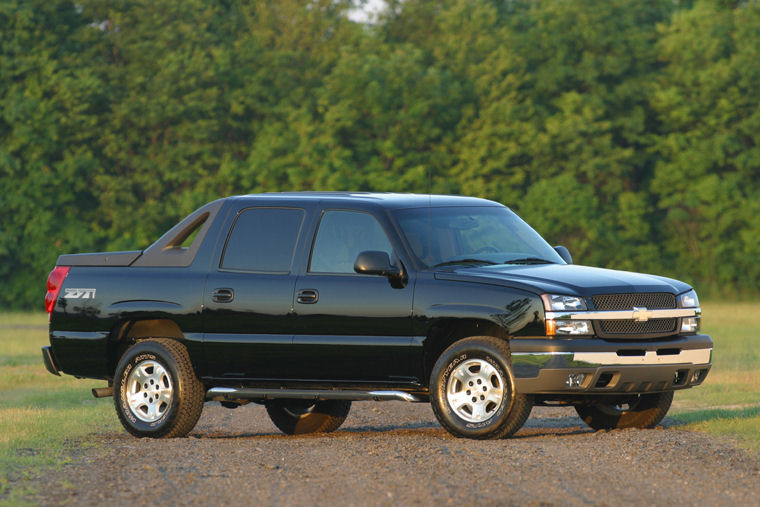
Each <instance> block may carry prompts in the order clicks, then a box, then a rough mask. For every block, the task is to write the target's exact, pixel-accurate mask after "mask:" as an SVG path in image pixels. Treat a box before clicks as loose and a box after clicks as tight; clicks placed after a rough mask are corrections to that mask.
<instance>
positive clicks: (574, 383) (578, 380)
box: [565, 373, 586, 389]
mask: <svg viewBox="0 0 760 507" xmlns="http://www.w3.org/2000/svg"><path fill="white" fill-rule="evenodd" d="M585 378H586V374H585V373H571V374H570V375H568V376H567V380H565V385H566V386H567V387H569V388H570V389H577V388H579V387H580V386H581V384H582V383H583V380H584V379H585Z"/></svg>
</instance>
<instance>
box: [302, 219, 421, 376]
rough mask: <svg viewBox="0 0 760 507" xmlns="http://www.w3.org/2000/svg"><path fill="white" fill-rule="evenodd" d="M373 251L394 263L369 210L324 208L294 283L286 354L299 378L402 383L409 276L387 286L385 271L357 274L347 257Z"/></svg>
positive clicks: (388, 242) (390, 246)
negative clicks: (292, 323) (399, 284)
mask: <svg viewBox="0 0 760 507" xmlns="http://www.w3.org/2000/svg"><path fill="white" fill-rule="evenodd" d="M365 250H380V251H385V252H387V253H388V255H389V257H390V258H391V259H395V262H396V263H400V262H401V261H400V259H399V258H398V256H397V255H396V250H395V249H394V246H393V242H392V240H391V239H390V236H389V235H388V234H387V232H386V228H384V227H383V225H381V221H379V220H378V218H377V217H376V216H374V215H373V214H371V213H368V212H365V211H360V210H345V209H342V210H341V209H335V210H331V209H327V210H324V211H323V213H322V216H321V219H320V222H319V225H318V227H317V231H316V234H315V238H314V240H313V242H312V250H311V255H310V259H309V262H308V265H307V269H306V273H305V274H304V275H303V276H300V277H299V278H298V280H297V283H296V296H295V301H294V311H295V314H296V317H295V318H296V320H297V323H298V325H297V330H296V335H295V337H294V342H293V355H292V357H293V359H294V361H298V364H297V366H296V368H297V371H298V372H299V376H300V377H302V378H304V379H311V380H329V381H347V382H363V381H369V382H409V381H411V380H413V379H412V377H411V375H410V368H409V367H410V364H409V363H410V360H409V352H410V345H411V341H412V337H411V334H412V333H411V328H412V322H411V312H412V296H413V293H414V289H413V287H414V283H413V280H409V281H408V283H407V284H406V286H404V287H397V288H394V287H392V286H391V283H390V282H389V280H388V279H387V278H386V277H384V276H377V275H366V274H357V273H356V272H354V261H355V260H356V257H357V255H358V254H359V253H360V252H362V251H365Z"/></svg>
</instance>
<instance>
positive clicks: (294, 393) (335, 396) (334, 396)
mask: <svg viewBox="0 0 760 507" xmlns="http://www.w3.org/2000/svg"><path fill="white" fill-rule="evenodd" d="M278 398H289V399H298V400H350V401H362V400H374V401H389V400H399V401H425V400H423V399H422V398H420V397H418V396H415V395H413V394H410V393H405V392H403V391H352V390H327V391H320V390H317V389H256V388H248V387H241V388H235V387H214V388H211V389H209V390H208V391H206V400H207V401H235V400H275V399H278Z"/></svg>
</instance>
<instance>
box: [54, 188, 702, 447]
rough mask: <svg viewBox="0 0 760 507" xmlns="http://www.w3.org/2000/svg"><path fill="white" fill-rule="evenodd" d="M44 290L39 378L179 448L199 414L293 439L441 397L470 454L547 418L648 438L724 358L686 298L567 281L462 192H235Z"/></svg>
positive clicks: (630, 285)
mask: <svg viewBox="0 0 760 507" xmlns="http://www.w3.org/2000/svg"><path fill="white" fill-rule="evenodd" d="M47 289H48V292H47V296H46V298H45V305H46V309H47V311H48V312H49V313H50V346H48V347H44V348H43V351H42V352H43V359H44V362H45V366H46V367H47V369H48V370H49V371H50V372H51V373H54V374H56V375H57V374H59V372H64V373H67V374H70V375H75V376H77V377H87V378H96V379H103V380H106V381H107V382H108V386H107V387H102V388H98V389H93V394H94V395H95V396H96V397H104V396H111V395H112V396H113V397H114V404H115V407H116V412H117V414H118V416H119V419H120V420H121V422H122V424H123V425H124V427H125V428H126V430H127V431H128V432H129V433H131V434H133V435H136V436H138V437H178V436H184V435H186V434H187V433H188V432H190V431H191V430H192V429H193V427H194V426H195V424H196V422H197V421H198V418H199V417H200V414H201V410H202V408H203V404H204V402H205V401H218V402H221V404H222V405H223V406H225V407H228V408H235V407H237V406H239V405H242V404H245V403H250V402H254V403H260V404H263V405H265V407H266V410H267V411H268V413H269V415H270V417H271V419H272V421H273V422H274V424H275V425H276V426H277V427H278V428H280V429H281V430H282V431H283V432H285V433H288V434H296V433H310V432H320V431H321V432H325V431H333V430H335V429H337V428H338V427H339V426H340V425H341V423H342V422H343V421H344V420H345V418H346V417H347V415H348V411H349V409H350V407H351V402H352V401H356V400H377V401H381V400H405V401H410V402H427V401H429V402H430V403H431V404H432V408H433V411H434V412H435V415H436V416H437V418H438V420H439V421H440V423H441V425H442V426H443V427H444V428H446V429H447V430H448V431H449V432H451V433H452V434H454V435H457V436H462V437H470V438H499V437H504V436H508V435H511V434H512V433H514V432H515V431H517V430H518V429H519V428H520V427H521V426H522V425H523V424H524V422H525V420H526V419H527V418H528V415H529V414H530V411H531V408H532V407H533V405H539V404H563V405H572V406H574V407H575V409H576V410H577V412H578V414H579V415H580V417H581V418H582V419H583V420H584V421H585V422H586V423H587V424H588V425H590V426H591V427H592V428H596V429H604V428H624V427H639V428H644V427H652V426H655V425H656V424H657V423H659V422H660V421H661V420H662V418H663V417H664V416H665V414H666V413H667V411H668V409H669V407H670V404H671V401H672V399H673V392H674V391H675V390H677V389H683V388H687V387H692V386H695V385H698V384H700V383H702V381H703V380H704V379H705V377H706V376H707V373H708V371H709V370H710V365H711V355H712V346H713V344H712V340H711V339H710V337H708V336H705V335H703V334H700V332H699V329H700V314H701V310H700V307H699V302H698V299H697V295H696V293H695V292H694V290H693V289H692V288H691V287H690V286H688V285H687V284H685V283H682V282H679V281H677V280H672V279H668V278H663V277H660V276H654V275H645V274H638V273H629V272H622V271H612V270H607V269H599V268H592V267H584V266H576V265H572V260H571V258H570V254H569V252H568V251H567V249H565V248H563V247H554V248H552V247H551V246H549V245H548V244H547V243H546V242H545V241H544V240H543V239H542V238H541V236H539V235H538V234H537V233H536V232H535V231H534V230H533V229H532V228H531V227H530V226H528V225H527V224H526V223H525V222H524V221H523V220H521V219H520V218H519V217H518V216H517V215H516V214H515V213H513V212H512V211H510V210H509V209H508V208H506V207H505V206H503V205H501V204H498V203H496V202H492V201H487V200H483V199H476V198H470V197H458V196H437V195H432V196H431V195H400V194H373V193H279V194H262V195H247V196H236V197H229V198H225V199H220V200H217V201H214V202H211V203H209V204H207V205H205V206H203V207H202V208H200V209H198V210H197V211H195V212H194V213H193V214H191V215H190V216H188V217H187V218H186V219H184V220H183V221H182V222H180V223H179V224H178V225H176V226H175V227H174V228H172V229H171V230H170V231H169V232H167V233H166V234H165V235H164V236H162V237H161V238H160V239H159V240H158V241H156V242H155V243H154V244H153V245H151V246H150V247H148V248H147V249H146V250H144V251H130V252H112V253H95V254H76V255H61V256H60V257H59V259H58V263H57V265H56V267H55V269H54V270H53V271H52V272H51V274H50V276H49V278H48V282H47Z"/></svg>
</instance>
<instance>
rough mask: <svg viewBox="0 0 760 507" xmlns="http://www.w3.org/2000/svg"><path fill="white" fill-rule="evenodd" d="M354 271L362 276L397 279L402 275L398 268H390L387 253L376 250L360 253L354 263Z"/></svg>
mask: <svg viewBox="0 0 760 507" xmlns="http://www.w3.org/2000/svg"><path fill="white" fill-rule="evenodd" d="M354 271H356V272H357V273H360V274H363V275H380V276H387V277H388V278H399V277H400V276H401V275H402V271H401V269H400V268H397V267H395V266H391V259H390V257H388V253H387V252H380V251H377V250H367V251H366V252H361V253H360V254H359V255H358V256H357V257H356V262H354Z"/></svg>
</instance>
